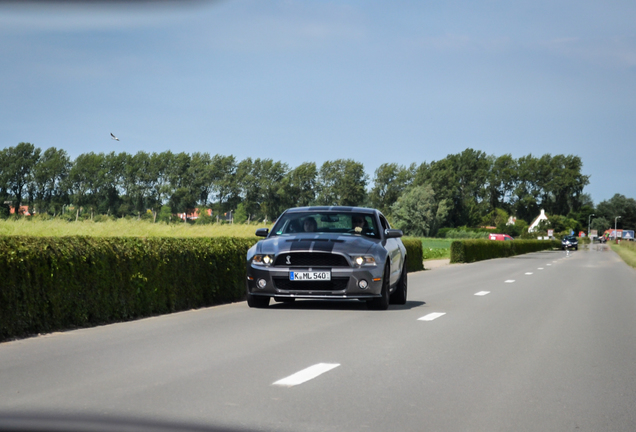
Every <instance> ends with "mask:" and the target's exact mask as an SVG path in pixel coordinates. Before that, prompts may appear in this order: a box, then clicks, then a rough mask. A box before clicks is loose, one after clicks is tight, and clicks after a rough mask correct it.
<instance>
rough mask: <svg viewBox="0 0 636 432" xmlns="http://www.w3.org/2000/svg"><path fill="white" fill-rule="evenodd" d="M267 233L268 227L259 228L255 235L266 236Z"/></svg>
mask: <svg viewBox="0 0 636 432" xmlns="http://www.w3.org/2000/svg"><path fill="white" fill-rule="evenodd" d="M267 234H269V228H259V229H257V230H256V236H257V237H267Z"/></svg>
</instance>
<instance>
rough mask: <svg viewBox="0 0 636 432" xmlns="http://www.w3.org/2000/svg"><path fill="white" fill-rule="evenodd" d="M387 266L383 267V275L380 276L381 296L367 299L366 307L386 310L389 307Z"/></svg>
mask: <svg viewBox="0 0 636 432" xmlns="http://www.w3.org/2000/svg"><path fill="white" fill-rule="evenodd" d="M389 275H390V273H389V267H388V266H387V267H385V268H384V277H383V278H382V290H381V291H380V294H381V296H380V297H376V298H373V299H371V300H369V301H367V307H368V308H369V309H371V310H387V309H388V308H389V296H390V293H389V289H390V288H389V283H390V280H389Z"/></svg>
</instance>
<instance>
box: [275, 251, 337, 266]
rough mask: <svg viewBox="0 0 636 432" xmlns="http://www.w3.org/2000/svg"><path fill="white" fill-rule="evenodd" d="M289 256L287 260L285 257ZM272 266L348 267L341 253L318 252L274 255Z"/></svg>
mask: <svg viewBox="0 0 636 432" xmlns="http://www.w3.org/2000/svg"><path fill="white" fill-rule="evenodd" d="M287 257H289V260H288V259H287ZM274 266H284V267H290V266H293V267H350V266H349V262H347V259H346V258H345V257H344V256H342V255H337V254H332V253H324V252H323V253H319V252H295V253H284V254H280V255H278V256H277V257H276V261H274Z"/></svg>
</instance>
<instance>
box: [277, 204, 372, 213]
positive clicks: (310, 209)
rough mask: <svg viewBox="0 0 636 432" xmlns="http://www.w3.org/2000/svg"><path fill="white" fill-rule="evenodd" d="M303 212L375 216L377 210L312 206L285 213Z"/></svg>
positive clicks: (295, 208)
mask: <svg viewBox="0 0 636 432" xmlns="http://www.w3.org/2000/svg"><path fill="white" fill-rule="evenodd" d="M301 212H303V213H304V212H334V213H365V214H374V213H376V212H377V210H376V209H372V208H367V207H347V206H312V207H294V208H290V209H288V210H287V211H286V212H285V213H301Z"/></svg>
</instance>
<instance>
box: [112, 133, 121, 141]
mask: <svg viewBox="0 0 636 432" xmlns="http://www.w3.org/2000/svg"><path fill="white" fill-rule="evenodd" d="M110 137H111V139H114V140H115V141H119V138H117V137H116V136H115V135H113V133H112V132H111V133H110Z"/></svg>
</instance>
